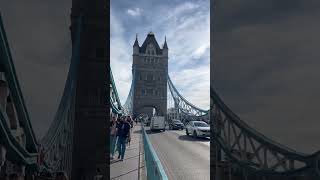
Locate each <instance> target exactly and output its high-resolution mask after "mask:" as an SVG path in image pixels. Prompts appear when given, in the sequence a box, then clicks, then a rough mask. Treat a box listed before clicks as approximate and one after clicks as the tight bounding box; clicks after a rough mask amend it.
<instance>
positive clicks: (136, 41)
mask: <svg viewBox="0 0 320 180" xmlns="http://www.w3.org/2000/svg"><path fill="white" fill-rule="evenodd" d="M134 46H138V47H139V42H138V33H137V34H136V40H135V41H134V44H133V47H134Z"/></svg>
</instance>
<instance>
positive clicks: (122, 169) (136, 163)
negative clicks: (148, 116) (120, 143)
mask: <svg viewBox="0 0 320 180" xmlns="http://www.w3.org/2000/svg"><path fill="white" fill-rule="evenodd" d="M117 157H118V152H116V153H115V155H114V159H113V160H111V161H110V179H112V180H143V179H146V178H143V176H144V174H145V173H144V171H143V170H144V163H143V161H144V154H143V141H142V134H141V126H140V124H138V125H135V126H134V127H133V129H132V134H131V142H130V145H127V148H126V152H125V155H124V161H119V160H118V159H117Z"/></svg>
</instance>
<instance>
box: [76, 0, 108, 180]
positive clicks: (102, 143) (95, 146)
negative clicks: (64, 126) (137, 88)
mask: <svg viewBox="0 0 320 180" xmlns="http://www.w3.org/2000/svg"><path fill="white" fill-rule="evenodd" d="M107 9H109V3H108V1H101V0H72V12H71V37H72V42H73V45H74V42H75V37H76V35H75V33H76V32H77V24H76V20H77V19H78V18H79V17H80V16H82V17H83V19H82V27H81V35H80V36H81V37H80V59H79V64H78V67H77V70H78V76H77V82H76V89H77V92H76V97H75V117H74V118H75V120H74V139H73V152H72V155H73V156H72V172H71V180H92V179H93V178H94V176H96V174H97V172H98V171H99V170H100V173H101V174H102V175H103V176H104V178H105V179H107V178H109V177H107V168H108V166H107V164H108V162H107V157H108V154H107V151H108V150H107V137H108V134H107V131H108V128H107V118H108V116H109V113H108V110H107V109H108V108H107V102H106V101H105V99H106V97H107V96H108V93H107V86H106V83H107V82H108V78H109V77H108V74H109V73H108V67H109V65H108V62H109V61H108V58H109V43H107V42H108V38H109V36H110V30H109V27H108V25H109V22H108V21H109V18H108V15H109V11H108V10H107ZM98 169H99V170H98Z"/></svg>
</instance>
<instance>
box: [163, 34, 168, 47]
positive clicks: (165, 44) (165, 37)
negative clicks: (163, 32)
mask: <svg viewBox="0 0 320 180" xmlns="http://www.w3.org/2000/svg"><path fill="white" fill-rule="evenodd" d="M163 49H168V45H167V36H164V45H163Z"/></svg>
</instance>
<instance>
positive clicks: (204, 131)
mask: <svg viewBox="0 0 320 180" xmlns="http://www.w3.org/2000/svg"><path fill="white" fill-rule="evenodd" d="M186 134H187V135H188V136H189V135H191V134H192V135H193V137H210V126H209V125H208V124H207V123H206V122H203V121H190V122H189V123H188V124H187V126H186Z"/></svg>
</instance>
